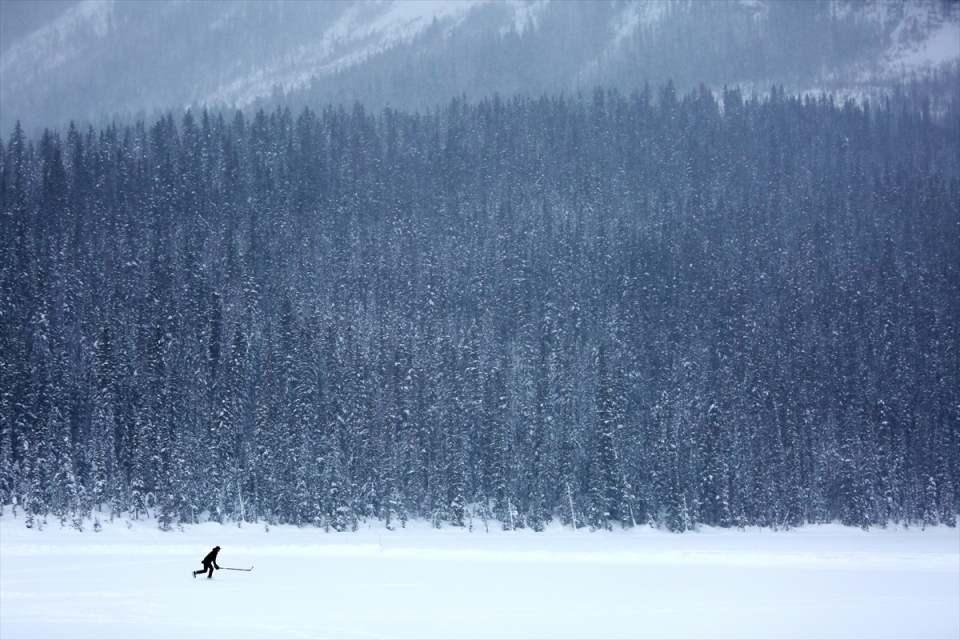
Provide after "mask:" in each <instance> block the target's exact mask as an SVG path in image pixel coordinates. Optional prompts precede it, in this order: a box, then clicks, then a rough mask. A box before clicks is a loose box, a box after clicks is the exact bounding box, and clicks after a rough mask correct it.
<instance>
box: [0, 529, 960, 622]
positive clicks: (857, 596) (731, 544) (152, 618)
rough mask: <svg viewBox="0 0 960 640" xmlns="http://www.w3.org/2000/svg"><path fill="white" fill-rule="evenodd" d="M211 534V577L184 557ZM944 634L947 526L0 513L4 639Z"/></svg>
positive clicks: (958, 556)
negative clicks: (677, 528)
mask: <svg viewBox="0 0 960 640" xmlns="http://www.w3.org/2000/svg"><path fill="white" fill-rule="evenodd" d="M216 544H219V545H220V546H221V547H223V549H222V551H221V552H220V560H219V561H220V564H221V566H234V567H249V566H250V565H254V570H253V571H252V572H250V573H244V572H236V571H219V572H217V573H216V575H215V577H214V579H213V580H206V579H205V578H197V579H195V580H194V579H192V578H191V577H190V571H191V570H193V569H195V568H198V567H199V561H200V559H201V558H202V557H203V556H204V555H205V554H206V553H207V551H209V550H210V548H211V547H213V546H214V545H216ZM329 637H336V638H440V637H442V638H507V637H509V638H520V637H536V638H548V637H549V638H647V637H653V638H831V639H836V638H960V531H958V529H949V528H945V527H944V528H933V529H927V530H926V531H921V530H919V529H908V530H904V529H899V528H898V529H888V530H872V531H869V532H864V531H860V530H857V529H848V528H844V527H840V526H821V527H808V528H804V529H800V530H794V531H788V532H773V531H762V530H749V531H745V532H744V531H724V530H712V529H705V530H701V531H699V532H692V533H685V534H682V535H675V534H670V533H666V532H662V531H656V530H651V529H639V530H633V531H615V532H611V533H590V532H587V531H576V532H574V531H571V530H569V529H562V528H560V527H556V528H553V529H550V530H548V531H547V532H545V533H541V534H536V533H533V532H529V531H519V532H509V533H508V532H503V531H491V532H490V533H484V532H483V531H482V530H481V531H474V532H472V533H470V532H467V531H462V530H454V529H449V528H448V529H443V530H439V531H437V530H432V529H430V528H429V527H427V526H425V525H423V524H417V525H412V526H408V528H407V529H405V530H401V531H395V532H390V531H386V530H385V529H383V528H382V527H381V526H379V525H374V526H372V527H371V528H365V529H362V530H361V531H358V532H356V533H342V534H325V533H323V532H322V531H320V530H316V529H310V528H305V529H297V528H294V527H275V528H272V529H271V530H270V531H269V532H266V531H264V528H263V526H250V525H248V526H244V527H243V528H238V527H236V526H220V525H215V524H205V525H198V526H195V527H190V528H187V529H186V530H185V531H182V532H171V533H162V532H160V531H158V530H156V528H155V527H154V525H152V524H149V523H142V522H141V523H134V524H133V525H132V527H130V528H128V526H127V524H126V522H120V521H118V522H115V523H114V524H112V525H107V526H106V527H105V528H104V530H103V531H101V532H99V533H95V532H93V531H89V530H88V531H86V532H84V533H80V532H77V531H74V530H72V529H62V528H61V527H60V525H59V523H57V522H55V521H51V522H49V523H48V525H47V527H46V528H45V530H43V531H41V532H37V531H32V530H28V529H26V528H25V527H24V524H23V521H22V519H15V518H13V517H12V516H11V515H10V513H9V511H8V512H7V513H6V514H5V515H4V516H3V517H0V638H3V640H14V639H15V638H329Z"/></svg>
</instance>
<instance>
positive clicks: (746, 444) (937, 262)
mask: <svg viewBox="0 0 960 640" xmlns="http://www.w3.org/2000/svg"><path fill="white" fill-rule="evenodd" d="M651 94H653V95H651ZM958 106H960V105H958V104H957V103H956V102H954V104H953V105H952V106H951V107H950V108H949V110H947V111H946V112H937V111H936V110H931V109H929V108H928V107H927V106H925V105H924V104H921V103H918V102H917V101H913V100H910V99H908V98H902V99H891V100H888V101H885V102H883V103H882V104H869V105H862V106H861V105H856V104H854V103H852V102H848V103H845V104H837V103H834V101H833V100H832V99H830V98H817V99H814V98H803V99H801V98H795V97H789V96H786V95H784V93H783V92H782V91H779V90H774V91H773V92H772V93H771V94H770V95H769V96H768V97H766V98H763V99H759V98H750V99H747V98H744V97H742V96H741V95H740V93H739V92H737V91H735V90H727V91H724V92H723V93H722V95H720V96H715V95H713V94H711V93H710V92H708V91H706V90H703V89H701V90H700V91H695V92H693V93H690V94H687V95H678V94H677V93H676V92H675V91H674V90H673V88H672V87H671V86H670V85H669V84H668V85H666V86H664V87H662V88H658V89H656V90H655V91H652V92H651V91H648V90H644V91H641V92H637V93H634V94H631V95H629V96H626V95H621V94H618V93H616V92H607V91H597V92H596V93H594V94H592V95H589V96H566V97H559V96H558V97H543V98H539V99H532V98H517V99H511V100H504V99H498V98H491V99H486V100H482V101H479V102H475V103H473V102H467V101H465V100H463V99H458V100H453V101H451V102H450V103H449V104H447V105H446V106H445V107H443V108H440V109H434V110H431V111H427V112H423V113H405V112H398V111H395V110H390V109H386V110H383V111H378V112H376V113H371V112H368V111H365V110H364V108H363V107H361V106H359V105H357V106H355V107H354V108H352V109H344V108H335V107H329V108H325V109H322V110H320V111H309V110H305V111H303V112H300V113H291V112H290V111H288V110H284V109H277V110H274V111H270V112H263V111H260V112H257V113H255V114H253V115H248V116H245V115H243V114H242V113H240V112H236V113H224V112H214V111H210V112H193V113H190V112H188V113H185V114H183V113H181V114H177V115H172V114H171V115H166V116H163V117H161V118H159V119H157V120H156V121H154V122H149V123H148V122H137V123H136V124H132V125H129V126H128V125H120V124H117V125H113V126H109V127H106V128H103V129H102V130H93V129H88V130H77V129H76V128H74V127H71V128H70V129H69V130H67V131H62V132H54V131H47V132H45V133H43V135H42V136H37V137H36V138H33V137H31V136H28V135H27V134H26V133H25V132H24V131H23V130H22V129H21V128H20V127H19V126H17V127H16V128H15V129H14V131H13V132H12V134H11V135H10V136H9V137H8V138H7V139H6V140H5V141H4V143H2V144H0V159H2V165H0V503H2V504H4V505H8V508H9V505H15V506H14V508H15V509H17V510H21V511H23V512H25V513H26V514H27V522H28V524H29V525H30V526H42V524H43V522H44V521H45V520H46V519H47V518H51V517H52V518H56V519H59V520H60V521H63V522H73V523H74V524H75V525H76V526H78V527H83V526H88V525H89V524H90V522H91V520H90V518H91V517H93V518H94V519H95V520H94V521H97V520H102V519H104V518H110V517H114V516H117V515H119V514H123V515H124V517H143V516H145V515H147V514H149V515H150V516H155V517H157V518H158V520H159V523H160V526H161V527H162V528H170V527H175V526H177V525H178V524H179V523H192V522H198V521H203V520H206V519H213V520H217V521H225V522H226V521H229V522H234V521H246V522H260V523H267V524H272V523H296V524H301V525H315V526H319V527H324V528H330V529H337V530H342V529H350V528H352V527H355V526H357V524H358V522H361V521H363V520H380V521H382V522H383V523H385V525H386V526H388V527H397V526H402V525H403V523H404V522H405V521H406V520H407V519H408V518H425V519H429V520H431V521H432V522H434V523H435V524H436V525H437V526H472V527H481V528H482V527H493V526H497V527H505V528H519V527H529V528H533V529H540V528H542V527H543V526H544V525H545V524H546V523H548V522H550V521H559V522H561V523H563V524H565V525H567V526H570V525H574V526H583V527H595V528H605V527H606V528H609V527H614V526H617V527H619V526H621V525H624V526H632V525H635V524H636V525H640V524H647V523H653V524H655V525H657V526H662V527H665V528H669V529H671V530H675V531H682V530H685V529H688V528H691V527H695V526H697V525H698V524H708V525H718V526H725V527H727V526H744V525H762V526H771V527H784V526H794V525H799V524H802V523H807V522H824V521H834V520H837V521H840V522H843V523H846V524H850V525H857V526H869V525H876V524H884V523H887V522H891V521H895V522H910V523H920V524H935V523H947V524H950V525H953V524H954V523H955V521H956V516H957V514H958V511H960V111H958Z"/></svg>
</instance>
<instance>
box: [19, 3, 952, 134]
mask: <svg viewBox="0 0 960 640" xmlns="http://www.w3.org/2000/svg"><path fill="white" fill-rule="evenodd" d="M0 23H2V28H0V107H2V109H0V125H2V127H3V130H5V131H8V130H9V129H10V128H11V127H12V125H13V122H14V121H15V120H18V119H19V120H21V121H22V122H23V123H24V125H25V126H26V127H27V128H28V129H29V128H36V127H40V126H46V125H61V124H64V123H66V122H67V121H69V120H71V119H75V120H78V121H84V120H93V121H95V122H96V121H100V120H102V119H104V118H109V117H112V116H115V115H135V114H137V113H138V112H147V113H149V112H152V111H154V110H162V109H167V108H183V107H186V106H188V105H199V104H204V105H208V106H218V105H222V106H229V107H234V106H237V107H246V106H251V105H256V104H258V103H266V104H274V103H277V102H278V98H282V102H283V103H284V104H286V105H290V106H293V107H300V106H306V105H318V104H322V103H327V102H346V103H351V102H354V101H356V100H361V101H363V102H364V103H365V104H367V105H368V106H372V107H379V106H384V105H390V106H395V107H403V108H417V109H422V108H429V107H431V106H434V105H437V104H442V103H444V102H446V101H448V100H449V99H450V98H451V97H454V96H458V95H462V94H465V95H467V96H468V97H482V96H486V95H489V94H491V93H494V92H497V93H500V94H503V95H512V94H516V93H525V94H531V95H538V94H540V93H544V92H547V93H555V92H576V91H589V90H592V88H593V87H595V86H597V85H603V86H608V87H609V86H613V87H617V88H620V89H622V90H627V91H629V90H632V89H636V88H640V87H642V86H643V84H644V83H645V82H649V83H651V84H652V85H654V86H655V85H657V84H661V83H663V82H665V81H667V80H672V81H673V82H674V83H675V84H676V85H677V86H678V88H680V89H687V88H691V87H694V86H696V85H698V84H700V83H704V84H706V85H708V86H709V87H711V88H714V89H720V88H721V87H722V86H724V85H732V84H738V85H743V86H745V87H747V88H748V89H749V90H751V91H765V90H767V89H769V87H770V86H771V85H773V84H782V85H784V86H785V87H786V88H787V89H788V90H790V91H811V90H812V91H831V92H838V93H840V94H851V93H853V94H868V95H869V94H874V93H876V92H878V91H883V90H885V89H886V88H888V87H890V85H891V84H893V83H897V82H902V81H905V80H906V81H909V80H911V79H917V78H921V79H924V78H925V79H929V78H931V77H942V76H944V74H946V75H947V77H948V78H951V77H952V78H955V77H956V75H955V74H956V73H957V68H958V60H960V5H958V4H957V3H954V2H945V1H941V0H931V1H918V2H907V3H902V2H887V1H886V0H876V1H870V2H856V3H852V2H844V1H839V0H832V1H822V2H813V1H811V2H768V1H764V0H740V1H739V2H735V1H732V0H731V1H726V0H723V1H718V2H709V1H699V0H698V1H683V0H681V1H677V2H666V1H651V2H630V1H623V0H612V1H595V2H583V3H578V2H558V1H556V0H534V1H526V0H506V1H491V0H464V1H458V2H445V1H441V0H423V1H412V2H400V1H393V0H384V1H376V2H356V1H353V0H329V1H326V2H319V3H312V2H281V1H256V2H242V1H229V2H178V1H162V2H161V1H152V0H151V1H147V0H144V1H139V2H116V1H115V0H85V1H83V2H50V3H29V2H21V1H17V0H5V1H4V2H3V3H0Z"/></svg>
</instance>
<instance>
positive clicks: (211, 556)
mask: <svg viewBox="0 0 960 640" xmlns="http://www.w3.org/2000/svg"><path fill="white" fill-rule="evenodd" d="M218 553H220V547H214V548H213V549H212V550H211V551H210V553H208V554H207V555H206V556H204V558H203V569H200V570H199V571H194V572H193V577H194V578H196V577H197V576H198V575H201V574H203V573H206V574H207V578H208V579H209V578H212V577H213V570H214V568H217V569H219V568H220V565H218V564H217V554H218Z"/></svg>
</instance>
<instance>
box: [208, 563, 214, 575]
mask: <svg viewBox="0 0 960 640" xmlns="http://www.w3.org/2000/svg"><path fill="white" fill-rule="evenodd" d="M207 577H208V578H212V577H213V565H212V564H208V565H207Z"/></svg>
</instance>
